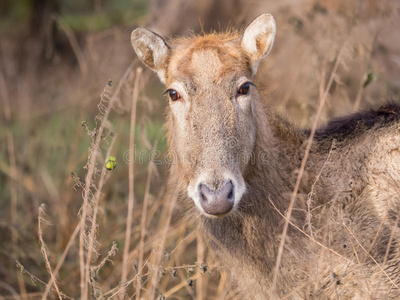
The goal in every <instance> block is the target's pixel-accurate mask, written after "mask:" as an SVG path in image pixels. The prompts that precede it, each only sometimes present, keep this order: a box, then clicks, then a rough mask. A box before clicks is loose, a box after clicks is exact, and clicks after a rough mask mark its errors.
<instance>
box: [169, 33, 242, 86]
mask: <svg viewBox="0 0 400 300" xmlns="http://www.w3.org/2000/svg"><path fill="white" fill-rule="evenodd" d="M206 38H207V37H205V38H204V41H203V43H201V42H202V41H201V40H200V41H199V40H195V41H194V42H193V43H192V44H189V45H184V46H181V47H178V48H177V49H176V50H175V51H174V52H173V54H172V56H171V59H170V65H169V74H168V79H169V80H168V81H169V82H172V81H174V80H177V79H178V81H179V79H180V78H185V80H189V81H192V83H194V84H196V85H197V86H209V85H210V84H220V83H221V82H222V81H223V80H224V79H225V78H227V77H233V76H234V77H237V76H238V75H245V74H247V73H250V67H249V65H248V60H247V58H246V57H245V56H244V55H243V53H242V52H241V49H240V46H239V44H238V43H233V42H232V41H230V42H225V43H224V42H221V43H220V44H217V42H213V43H210V41H209V40H207V39H206Z"/></svg>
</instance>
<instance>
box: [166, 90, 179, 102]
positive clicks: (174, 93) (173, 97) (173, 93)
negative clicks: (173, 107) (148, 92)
mask: <svg viewBox="0 0 400 300" xmlns="http://www.w3.org/2000/svg"><path fill="white" fill-rule="evenodd" d="M165 93H168V95H169V97H170V98H171V101H177V100H179V99H182V97H181V95H180V94H179V93H178V92H177V91H175V90H173V89H169V90H166V91H165ZM165 93H164V94H165Z"/></svg>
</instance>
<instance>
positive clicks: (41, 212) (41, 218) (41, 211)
mask: <svg viewBox="0 0 400 300" xmlns="http://www.w3.org/2000/svg"><path fill="white" fill-rule="evenodd" d="M42 222H47V220H46V213H45V205H44V204H41V205H40V207H39V217H38V227H39V228H38V235H39V242H40V251H41V252H42V255H43V258H44V261H45V263H46V268H47V271H48V272H49V273H50V277H51V279H52V281H53V285H54V288H55V289H56V291H57V295H58V298H59V299H60V300H63V299H62V297H61V295H60V290H59V288H58V285H57V283H56V278H55V276H54V274H53V271H52V269H51V264H50V260H49V257H48V254H47V251H48V249H47V246H46V243H45V242H44V239H43V229H42ZM45 299H46V297H45V295H43V297H42V300H45Z"/></svg>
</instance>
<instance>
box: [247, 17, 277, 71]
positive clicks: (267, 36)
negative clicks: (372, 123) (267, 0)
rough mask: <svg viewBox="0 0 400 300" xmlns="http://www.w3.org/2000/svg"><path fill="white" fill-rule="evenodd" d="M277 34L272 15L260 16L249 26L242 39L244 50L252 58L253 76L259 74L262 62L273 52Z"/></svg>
mask: <svg viewBox="0 0 400 300" xmlns="http://www.w3.org/2000/svg"><path fill="white" fill-rule="evenodd" d="M275 32H276V24H275V20H274V18H273V17H272V15H270V14H262V15H261V16H258V17H257V18H256V19H254V20H253V22H251V23H250V25H249V26H247V28H246V30H245V32H244V34H243V37H242V48H243V50H244V51H245V52H246V53H247V55H248V56H249V58H250V65H251V68H252V70H253V74H255V73H257V67H258V63H259V62H260V60H261V59H262V58H263V57H264V56H266V55H267V54H268V53H269V51H270V50H271V48H272V44H273V43H274V39H275Z"/></svg>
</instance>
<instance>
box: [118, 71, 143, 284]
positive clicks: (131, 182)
mask: <svg viewBox="0 0 400 300" xmlns="http://www.w3.org/2000/svg"><path fill="white" fill-rule="evenodd" d="M141 74H142V68H140V67H139V68H137V69H136V75H135V83H134V86H133V95H132V108H131V128H130V134H129V154H130V157H129V200H128V214H127V218H126V230H125V244H124V254H123V259H122V274H121V282H125V281H126V277H127V274H128V268H129V266H128V254H129V246H130V241H131V231H132V214H133V206H134V203H135V198H134V175H135V173H134V161H133V158H134V143H135V123H136V106H137V99H138V96H139V83H140V77H141Z"/></svg>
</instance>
